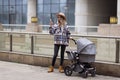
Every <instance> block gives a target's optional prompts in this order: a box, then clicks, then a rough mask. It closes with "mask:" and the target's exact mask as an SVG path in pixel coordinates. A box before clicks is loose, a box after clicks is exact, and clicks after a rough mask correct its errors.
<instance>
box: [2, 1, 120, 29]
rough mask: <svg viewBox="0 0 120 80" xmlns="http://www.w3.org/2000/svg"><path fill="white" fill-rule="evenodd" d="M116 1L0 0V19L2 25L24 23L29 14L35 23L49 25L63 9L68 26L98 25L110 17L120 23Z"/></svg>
mask: <svg viewBox="0 0 120 80" xmlns="http://www.w3.org/2000/svg"><path fill="white" fill-rule="evenodd" d="M119 6H120V1H119V0H0V22H1V23H2V24H27V23H31V17H37V18H38V23H39V24H42V25H49V19H50V18H52V19H53V21H54V22H57V20H56V17H55V16H56V13H58V12H63V13H65V15H66V17H67V22H68V25H72V26H76V27H79V26H98V25H99V24H101V23H105V24H106V23H110V22H109V18H110V17H111V16H113V17H117V18H118V24H119V23H120V18H119V17H120V9H119Z"/></svg>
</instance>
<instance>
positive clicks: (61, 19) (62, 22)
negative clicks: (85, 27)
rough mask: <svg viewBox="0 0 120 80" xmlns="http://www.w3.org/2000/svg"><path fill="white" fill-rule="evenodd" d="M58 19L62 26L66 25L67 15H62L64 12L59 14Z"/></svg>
mask: <svg viewBox="0 0 120 80" xmlns="http://www.w3.org/2000/svg"><path fill="white" fill-rule="evenodd" d="M57 19H58V23H59V24H60V25H61V24H63V25H65V23H66V17H65V14H64V13H62V12H60V13H58V14H57Z"/></svg>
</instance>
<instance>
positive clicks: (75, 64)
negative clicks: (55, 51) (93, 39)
mask: <svg viewBox="0 0 120 80" xmlns="http://www.w3.org/2000/svg"><path fill="white" fill-rule="evenodd" d="M71 40H73V41H74V43H75V44H77V43H76V40H74V39H71ZM66 53H67V54H69V55H70V57H72V59H71V58H68V59H69V60H71V64H70V65H68V66H65V68H64V73H65V75H66V76H71V75H72V73H73V71H74V72H78V73H79V74H81V75H82V77H83V78H87V77H88V74H89V73H90V74H91V76H92V77H95V74H96V68H95V67H94V66H93V65H92V63H93V62H81V61H80V59H79V56H81V54H79V53H78V52H77V51H66Z"/></svg>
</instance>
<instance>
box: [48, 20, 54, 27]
mask: <svg viewBox="0 0 120 80" xmlns="http://www.w3.org/2000/svg"><path fill="white" fill-rule="evenodd" d="M49 24H50V27H52V26H53V21H52V19H50V23H49Z"/></svg>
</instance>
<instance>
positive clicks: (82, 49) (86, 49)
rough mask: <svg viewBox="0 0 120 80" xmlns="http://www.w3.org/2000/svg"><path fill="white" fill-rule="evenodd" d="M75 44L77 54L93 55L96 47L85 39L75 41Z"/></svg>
mask: <svg viewBox="0 0 120 80" xmlns="http://www.w3.org/2000/svg"><path fill="white" fill-rule="evenodd" d="M76 43H77V53H79V54H88V55H95V54H96V47H95V45H94V43H93V42H91V41H90V40H88V39H86V38H80V39H78V40H77V41H76Z"/></svg>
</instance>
